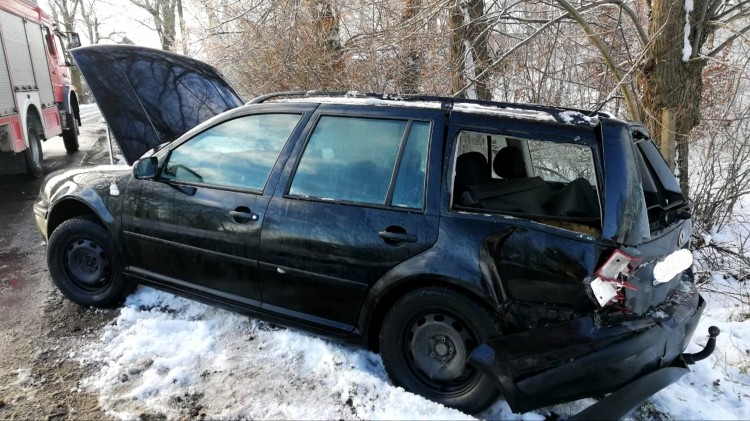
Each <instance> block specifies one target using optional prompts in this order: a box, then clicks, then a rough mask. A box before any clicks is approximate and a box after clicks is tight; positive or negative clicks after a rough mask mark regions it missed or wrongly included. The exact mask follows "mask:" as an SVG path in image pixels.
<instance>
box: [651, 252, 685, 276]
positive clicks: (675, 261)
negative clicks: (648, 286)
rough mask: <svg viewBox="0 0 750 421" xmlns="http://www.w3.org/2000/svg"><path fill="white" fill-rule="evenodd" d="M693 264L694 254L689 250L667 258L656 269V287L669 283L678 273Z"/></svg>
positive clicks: (675, 253)
mask: <svg viewBox="0 0 750 421" xmlns="http://www.w3.org/2000/svg"><path fill="white" fill-rule="evenodd" d="M692 264H693V253H692V252H691V251H690V250H687V249H680V250H677V251H676V252H674V253H672V254H670V255H669V256H667V257H665V258H664V260H662V261H661V262H659V263H657V264H656V266H655V267H654V285H656V284H661V283H664V282H669V281H671V280H672V278H674V277H675V276H677V274H678V273H680V272H682V271H683V270H685V269H687V268H689V267H690V266H692Z"/></svg>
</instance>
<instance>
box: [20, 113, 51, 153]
mask: <svg viewBox="0 0 750 421" xmlns="http://www.w3.org/2000/svg"><path fill="white" fill-rule="evenodd" d="M21 124H22V125H23V133H24V135H23V138H24V143H25V144H26V147H27V148H28V147H29V136H28V132H29V127H34V129H36V134H37V135H38V136H39V138H40V139H46V134H45V133H44V125H43V123H42V114H41V113H40V112H39V110H38V109H37V107H36V105H35V104H29V106H28V107H26V110H25V112H24V115H23V118H22V119H21Z"/></svg>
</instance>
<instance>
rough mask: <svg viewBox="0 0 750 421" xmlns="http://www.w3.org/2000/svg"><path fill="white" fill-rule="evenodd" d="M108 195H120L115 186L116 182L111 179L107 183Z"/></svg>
mask: <svg viewBox="0 0 750 421" xmlns="http://www.w3.org/2000/svg"><path fill="white" fill-rule="evenodd" d="M109 195H110V196H119V195H120V189H118V188H117V184H115V182H114V181H113V182H112V184H110V185H109Z"/></svg>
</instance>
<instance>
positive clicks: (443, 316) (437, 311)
mask: <svg viewBox="0 0 750 421" xmlns="http://www.w3.org/2000/svg"><path fill="white" fill-rule="evenodd" d="M499 335H500V328H499V327H498V325H497V323H496V321H495V318H494V317H493V316H492V315H491V314H490V313H489V312H488V311H487V310H485V309H484V307H483V306H482V305H480V304H479V303H477V302H475V301H474V300H473V299H471V298H469V297H468V296H466V295H463V294H461V293H458V292H455V291H453V290H450V289H447V288H427V289H420V290H416V291H412V292H410V293H408V294H406V295H405V296H404V297H402V298H401V299H400V300H398V301H397V302H396V304H394V306H393V308H391V310H390V311H389V312H388V314H387V315H386V317H385V320H384V321H383V326H382V328H381V331H380V338H379V339H380V354H381V356H382V357H383V364H384V366H385V369H386V371H387V372H388V375H389V376H390V378H391V380H393V382H394V383H395V384H396V385H398V386H402V387H403V388H405V389H407V390H409V391H411V392H414V393H418V394H420V395H422V396H424V397H426V398H428V399H431V400H433V401H436V402H439V403H441V404H443V405H446V406H450V407H453V408H456V409H459V410H462V411H465V412H469V413H476V412H479V411H482V410H484V409H486V408H487V407H489V406H490V405H491V404H492V403H494V402H495V400H496V399H497V397H498V394H499V392H498V390H497V388H496V387H495V385H494V382H493V381H492V379H491V378H490V376H488V375H487V374H485V373H484V372H482V371H480V370H477V369H475V368H473V367H471V366H469V365H468V364H467V363H466V361H467V359H468V357H469V354H470V353H471V351H472V350H473V349H474V348H475V347H476V346H477V345H479V344H480V343H482V342H484V341H486V340H489V339H491V338H494V337H497V336H499Z"/></svg>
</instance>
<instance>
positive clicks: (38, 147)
mask: <svg viewBox="0 0 750 421" xmlns="http://www.w3.org/2000/svg"><path fill="white" fill-rule="evenodd" d="M28 140H29V147H28V148H26V154H25V156H26V172H27V173H28V174H29V175H30V176H32V177H40V176H41V175H42V172H43V171H42V160H43V155H42V142H41V141H40V140H39V134H38V133H37V132H36V128H34V127H33V126H32V125H31V124H29V131H28Z"/></svg>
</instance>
